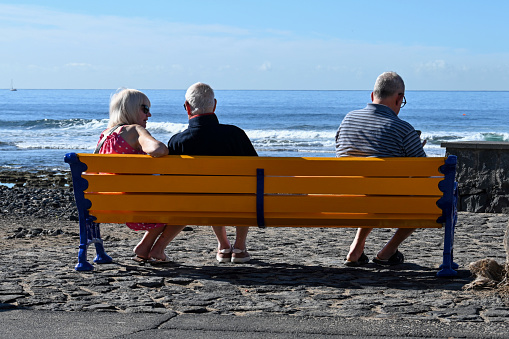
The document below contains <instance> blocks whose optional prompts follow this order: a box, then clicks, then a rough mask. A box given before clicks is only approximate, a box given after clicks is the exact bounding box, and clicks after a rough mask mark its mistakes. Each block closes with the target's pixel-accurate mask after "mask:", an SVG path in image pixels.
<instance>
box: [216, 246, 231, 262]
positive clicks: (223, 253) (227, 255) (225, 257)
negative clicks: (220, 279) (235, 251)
mask: <svg viewBox="0 0 509 339" xmlns="http://www.w3.org/2000/svg"><path fill="white" fill-rule="evenodd" d="M216 260H217V261H219V262H230V260H232V249H231V248H225V249H222V250H218V251H217V254H216Z"/></svg>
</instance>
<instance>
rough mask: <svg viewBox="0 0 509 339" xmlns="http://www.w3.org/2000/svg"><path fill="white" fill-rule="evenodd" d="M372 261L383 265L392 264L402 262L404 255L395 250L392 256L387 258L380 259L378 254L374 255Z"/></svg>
mask: <svg viewBox="0 0 509 339" xmlns="http://www.w3.org/2000/svg"><path fill="white" fill-rule="evenodd" d="M373 262H374V263H376V264H378V265H383V266H394V265H399V264H402V263H404V262H405V257H404V256H403V253H401V252H400V251H396V253H394V254H393V255H392V257H390V258H389V259H386V260H382V259H379V258H378V256H376V257H375V258H373Z"/></svg>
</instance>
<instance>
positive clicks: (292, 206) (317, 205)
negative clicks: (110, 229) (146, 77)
mask: <svg viewBox="0 0 509 339" xmlns="http://www.w3.org/2000/svg"><path fill="white" fill-rule="evenodd" d="M85 197H86V198H87V199H89V200H90V201H91V202H92V209H94V205H96V206H108V208H109V209H112V210H137V211H154V212H155V211H189V212H191V211H195V212H223V211H224V212H256V197H255V196H254V195H221V194H208V195H207V194H205V195H203V194H178V195H171V194H155V195H152V194H142V193H139V194H134V193H133V194H85ZM438 198H439V197H421V196H413V197H408V196H389V197H388V196H350V195H295V196H288V195H268V196H265V208H264V209H265V212H289V213H291V212H301V211H303V210H305V211H309V212H313V213H315V212H336V213H348V212H350V213H363V212H364V213H398V212H402V211H404V212H405V213H435V212H436V213H439V212H440V209H439V208H438V207H437V205H436V201H437V200H438Z"/></svg>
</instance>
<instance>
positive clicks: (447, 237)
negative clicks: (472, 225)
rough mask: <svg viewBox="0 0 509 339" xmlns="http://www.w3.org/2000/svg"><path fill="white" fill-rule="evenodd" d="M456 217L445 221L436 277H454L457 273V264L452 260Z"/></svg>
mask: <svg viewBox="0 0 509 339" xmlns="http://www.w3.org/2000/svg"><path fill="white" fill-rule="evenodd" d="M454 214H455V213H454ZM456 218H457V216H456V215H454V216H452V217H450V218H447V220H446V222H445V232H444V233H445V234H444V255H443V263H442V265H440V271H438V273H437V277H454V276H456V275H457V274H458V272H456V271H455V270H456V269H458V267H459V266H458V264H456V263H455V262H454V261H453V244H454V226H455V224H456Z"/></svg>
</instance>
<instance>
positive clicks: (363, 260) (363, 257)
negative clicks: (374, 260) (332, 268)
mask: <svg viewBox="0 0 509 339" xmlns="http://www.w3.org/2000/svg"><path fill="white" fill-rule="evenodd" d="M368 262H369V258H368V256H367V255H365V254H364V252H362V254H361V256H360V257H359V259H358V260H357V261H350V260H345V262H344V263H343V264H344V265H345V266H348V267H359V266H364V265H366V264H367V263H368Z"/></svg>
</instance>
